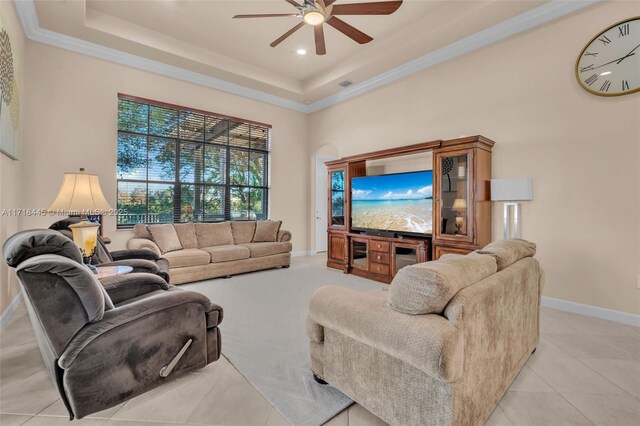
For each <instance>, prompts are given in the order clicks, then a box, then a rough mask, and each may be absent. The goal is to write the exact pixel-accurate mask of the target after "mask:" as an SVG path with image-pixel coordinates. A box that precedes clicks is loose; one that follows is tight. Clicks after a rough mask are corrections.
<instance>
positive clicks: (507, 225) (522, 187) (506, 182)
mask: <svg viewBox="0 0 640 426" xmlns="http://www.w3.org/2000/svg"><path fill="white" fill-rule="evenodd" d="M531 200H533V180H532V179H531V178H521V179H491V201H504V202H505V203H504V239H505V240H508V239H510V238H520V203H519V202H518V201H531Z"/></svg>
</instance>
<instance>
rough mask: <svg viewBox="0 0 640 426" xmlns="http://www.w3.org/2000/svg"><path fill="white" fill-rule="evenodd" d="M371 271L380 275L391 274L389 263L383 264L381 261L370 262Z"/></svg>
mask: <svg viewBox="0 0 640 426" xmlns="http://www.w3.org/2000/svg"><path fill="white" fill-rule="evenodd" d="M369 272H372V273H374V274H378V275H389V264H386V265H383V264H381V263H375V262H371V263H370V264H369Z"/></svg>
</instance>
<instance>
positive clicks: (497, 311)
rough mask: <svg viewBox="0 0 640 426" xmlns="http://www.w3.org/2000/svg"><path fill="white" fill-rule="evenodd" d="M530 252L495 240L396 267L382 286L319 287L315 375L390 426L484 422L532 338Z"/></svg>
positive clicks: (539, 281)
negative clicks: (366, 289)
mask: <svg viewBox="0 0 640 426" xmlns="http://www.w3.org/2000/svg"><path fill="white" fill-rule="evenodd" d="M534 253H535V245H534V244H532V243H529V242H526V241H523V240H508V241H500V242H497V243H492V244H490V245H489V246H487V247H485V248H484V249H483V250H481V251H478V252H474V253H471V254H469V255H467V256H461V255H446V256H444V258H443V259H441V260H438V261H435V262H427V263H423V264H419V265H414V266H410V267H406V268H403V269H402V270H401V271H400V272H399V273H398V275H397V276H396V278H395V279H394V281H393V282H392V284H391V286H390V287H389V289H388V291H385V290H386V289H385V290H379V291H375V292H373V293H368V294H365V293H358V292H355V291H353V290H349V289H346V288H342V287H336V286H329V287H323V288H321V289H318V290H317V292H316V293H315V294H314V295H313V297H312V299H311V301H310V305H309V317H308V322H307V332H308V335H309V338H310V345H311V346H310V355H311V359H310V363H311V369H312V371H313V373H314V374H315V375H316V380H318V381H322V380H324V381H326V382H328V383H329V384H330V385H332V386H334V387H336V388H338V389H339V390H341V391H342V392H344V393H345V394H346V395H348V396H349V397H351V398H352V399H354V400H355V401H356V402H358V403H359V404H361V405H362V406H364V407H365V408H367V409H368V410H370V411H371V412H372V413H374V414H375V415H377V416H378V417H380V418H381V419H383V420H384V421H386V422H388V423H389V424H391V425H456V426H461V425H482V424H484V422H485V421H486V420H487V418H488V417H489V416H490V415H491V413H492V412H493V410H494V409H495V407H496V405H497V404H498V402H499V401H500V399H501V398H502V396H503V395H504V393H505V392H506V390H507V389H508V387H509V386H510V384H511V382H512V381H513V379H514V378H515V377H516V375H517V374H518V372H519V371H520V369H521V368H522V367H523V365H524V364H525V362H526V361H527V359H528V358H529V356H530V355H531V353H532V351H534V350H535V348H536V345H537V344H538V341H539V333H540V332H539V314H540V295H541V291H542V285H543V271H542V269H541V268H540V265H539V264H538V262H537V261H536V260H535V259H533V257H532V256H533V255H534ZM320 379H321V380H320Z"/></svg>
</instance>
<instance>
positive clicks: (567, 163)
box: [0, 1, 640, 313]
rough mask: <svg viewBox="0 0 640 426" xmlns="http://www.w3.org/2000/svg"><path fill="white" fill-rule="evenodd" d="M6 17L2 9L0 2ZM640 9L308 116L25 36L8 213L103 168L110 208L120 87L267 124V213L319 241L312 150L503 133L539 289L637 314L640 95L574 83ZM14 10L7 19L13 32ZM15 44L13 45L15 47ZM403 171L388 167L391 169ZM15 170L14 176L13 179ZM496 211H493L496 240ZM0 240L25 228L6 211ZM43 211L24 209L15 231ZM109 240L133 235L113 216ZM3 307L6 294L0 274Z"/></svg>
mask: <svg viewBox="0 0 640 426" xmlns="http://www.w3.org/2000/svg"><path fill="white" fill-rule="evenodd" d="M2 5H3V6H2V7H3V13H6V12H5V10H6V9H5V8H6V6H7V5H8V6H9V7H11V8H12V5H11V4H10V3H7V2H4V1H3V2H2ZM639 9H640V7H639V6H638V5H637V4H634V3H631V2H627V3H615V4H603V5H598V6H595V7H593V8H591V9H589V10H587V11H585V12H582V13H579V14H578V15H576V16H572V17H568V18H564V19H562V20H559V21H557V22H555V23H552V24H549V25H547V26H544V27H542V28H540V29H538V30H533V31H529V32H527V33H525V34H521V35H519V36H516V37H514V38H512V39H509V40H507V41H504V42H501V43H499V44H497V45H495V46H491V47H489V48H485V49H482V50H479V51H477V52H474V53H471V54H468V55H466V56H464V57H461V58H458V59H455V60H452V61H449V62H447V63H445V64H441V65H439V66H437V67H434V68H431V69H429V70H426V71H423V72H421V73H419V74H416V75H413V76H411V77H409V78H406V79H404V80H402V81H399V82H397V83H395V84H392V85H390V86H388V87H386V88H382V89H379V90H377V91H375V92H372V93H369V94H367V95H364V96H362V97H359V98H357V99H354V100H351V101H348V102H345V103H343V104H341V105H338V106H335V107H332V108H329V109H327V110H324V111H320V112H318V113H315V114H313V115H311V116H310V117H305V116H304V115H302V114H299V113H295V112H292V111H288V110H285V109H282V108H278V107H274V106H271V105H266V104H263V103H260V102H256V101H252V100H249V99H245V98H240V97H237V96H234V95H230V94H227V93H223V92H219V91H215V90H211V89H207V88H203V87H200V86H197V85H193V84H189V83H185V82H181V81H177V80H173V79H169V78H165V77H162V76H158V75H155V74H151V73H148V72H144V71H139V70H135V69H132V68H128V67H125V66H121V65H117V64H113V63H110V62H106V61H102V60H98V59H94V58H90V57H86V56H82V55H79V54H76V53H72V52H68V51H64V50H59V49H56V48H52V47H49V46H45V45H42V44H39V43H33V42H28V43H27V45H26V51H24V49H25V47H18V48H19V49H22V50H23V52H24V53H23V57H24V58H25V64H24V66H23V69H24V70H25V74H26V75H25V76H24V78H23V81H25V80H27V81H28V87H25V89H26V92H23V93H25V95H24V96H23V106H26V108H24V109H23V114H22V117H23V120H22V123H25V122H28V123H29V124H28V126H24V132H23V158H22V160H21V161H20V162H12V161H11V160H9V159H8V158H6V157H2V159H1V160H2V162H1V163H0V165H1V167H2V170H1V172H2V173H1V177H2V182H1V189H2V193H1V196H0V204H1V205H2V207H3V208H12V207H21V208H44V207H46V206H47V205H48V203H49V202H50V201H51V199H52V197H53V196H54V195H55V193H56V191H57V188H58V186H59V184H60V181H61V178H62V174H63V173H64V172H65V171H73V170H76V169H77V168H79V167H84V168H86V169H87V171H90V172H93V173H96V174H98V175H100V177H101V181H102V185H103V188H104V191H105V194H106V196H107V198H108V199H109V200H110V201H111V202H112V203H113V205H114V207H115V196H116V178H115V175H116V170H115V158H116V116H117V102H116V99H117V98H116V94H117V93H118V92H123V93H128V94H132V95H137V96H142V97H147V98H151V99H157V100H160V101H165V102H170V103H175V104H181V105H186V106H190V107H194V108H200V109H204V110H210V111H215V112H219V113H222V114H227V115H233V116H238V117H243V118H247V119H250V120H257V121H262V122H267V123H271V124H273V142H274V143H273V169H272V174H273V177H272V186H273V191H272V198H271V202H272V207H271V210H272V217H274V218H281V219H282V220H283V221H284V226H285V227H286V228H288V229H290V230H291V231H292V232H293V233H294V250H296V251H303V250H309V249H311V248H313V247H315V245H314V230H315V227H314V215H312V212H314V211H315V206H314V205H313V204H314V201H313V200H314V199H315V195H314V180H315V170H314V169H315V161H314V157H315V155H316V154H320V155H328V156H333V157H336V156H344V155H350V154H356V153H361V152H365V151H370V150H376V149H382V148H388V147H392V146H401V145H406V144H412V143H416V142H421V141H426V140H431V139H436V138H453V137H458V136H461V135H471V134H482V135H485V136H487V137H490V138H492V139H494V140H495V141H496V142H497V145H496V148H495V153H494V176H495V177H518V176H531V177H533V179H534V186H535V195H534V197H535V200H534V201H533V202H529V203H525V204H524V205H523V236H524V237H525V238H527V239H531V240H533V241H535V242H536V243H538V245H539V254H538V258H539V259H540V260H541V261H542V262H543V265H544V267H545V269H546V271H547V276H548V279H547V286H546V288H545V294H546V295H547V296H551V297H557V298H560V299H565V300H570V301H576V302H580V303H586V304H590V305H596V306H601V307H605V308H610V309H615V310H620V311H626V312H634V313H640V290H638V289H636V279H637V276H638V274H639V273H640V270H639V260H640V238H639V237H640V220H639V218H640V167H639V166H640V124H639V122H638V116H640V94H634V95H631V96H625V97H620V98H610V99H609V98H599V97H596V96H593V95H590V94H588V93H586V92H585V91H583V90H582V89H580V87H579V86H578V84H577V83H576V81H575V78H574V76H573V65H574V61H575V58H576V56H577V54H578V53H579V51H580V49H581V48H582V47H583V46H584V44H585V43H586V41H587V40H588V39H589V38H590V37H592V36H593V35H594V34H595V33H597V32H598V31H599V30H601V29H602V28H604V27H606V26H607V25H609V24H610V23H612V22H615V21H617V20H620V19H623V18H625V17H629V16H632V15H638V14H640V10H639ZM12 12H13V11H11V18H10V20H11V22H14V23H15V24H16V25H17V21H16V20H15V16H14V15H13V14H12ZM17 43H18V45H19V46H24V45H25V42H24V39H23V38H20V39H19V40H18V42H17ZM396 166H397V164H389V165H385V169H386V168H387V167H388V168H389V170H391V168H393V170H395V169H396V168H397V167H396ZM20 178H21V179H22V181H21V180H20ZM500 217H501V205H496V206H495V207H494V224H495V228H494V236H495V237H496V238H499V237H500V235H501V232H502V229H501V226H500ZM0 220H1V222H0V231H2V232H3V233H2V235H0V241H4V239H5V238H6V236H8V235H10V234H11V233H13V232H14V231H15V230H17V229H20V227H21V223H20V221H19V220H18V219H9V220H7V219H6V218H2V219H0ZM52 221H53V219H52V218H50V217H47V218H24V219H23V220H22V222H23V223H22V225H24V227H25V228H31V227H46V226H48V225H49V224H50V223H51V222H52ZM106 232H107V234H108V235H109V236H110V237H111V238H112V239H113V240H114V243H113V245H112V248H113V249H118V248H123V247H124V246H125V244H126V240H127V239H128V238H129V237H130V235H131V234H130V232H127V231H116V230H115V221H114V219H113V218H107V222H106ZM0 272H1V275H0V278H1V279H2V283H1V284H2V285H1V286H0V289H2V294H0V312H1V311H3V310H4V309H5V307H6V306H7V304H8V302H9V301H10V300H11V299H12V298H13V296H14V295H15V294H16V287H15V285H14V286H12V287H10V286H9V281H8V278H6V277H7V276H8V274H9V272H8V271H7V269H6V268H5V269H1V270H0Z"/></svg>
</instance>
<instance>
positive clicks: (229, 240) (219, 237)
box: [194, 222, 233, 248]
mask: <svg viewBox="0 0 640 426" xmlns="http://www.w3.org/2000/svg"><path fill="white" fill-rule="evenodd" d="M194 226H195V228H196V238H197V240H198V248H202V247H213V246H226V245H231V244H233V234H232V233H231V224H230V223H229V222H221V223H196V224H195V225H194Z"/></svg>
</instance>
